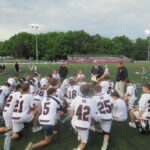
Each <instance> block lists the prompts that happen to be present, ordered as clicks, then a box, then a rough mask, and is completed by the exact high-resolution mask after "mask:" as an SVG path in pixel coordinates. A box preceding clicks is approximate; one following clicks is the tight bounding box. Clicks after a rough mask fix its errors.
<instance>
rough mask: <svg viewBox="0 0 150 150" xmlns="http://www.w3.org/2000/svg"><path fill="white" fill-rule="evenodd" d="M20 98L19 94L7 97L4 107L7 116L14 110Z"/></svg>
mask: <svg viewBox="0 0 150 150" xmlns="http://www.w3.org/2000/svg"><path fill="white" fill-rule="evenodd" d="M20 96H21V93H20V92H14V93H12V94H10V95H9V97H8V98H7V100H6V104H5V107H4V112H6V113H8V114H12V113H13V111H14V108H15V104H16V101H17V99H18V98H19V97H20Z"/></svg>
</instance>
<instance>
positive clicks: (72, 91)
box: [67, 85, 80, 100]
mask: <svg viewBox="0 0 150 150" xmlns="http://www.w3.org/2000/svg"><path fill="white" fill-rule="evenodd" d="M79 95H80V87H79V86H78V85H74V86H70V87H69V88H68V89H67V98H68V99H70V100H73V99H75V98H76V97H77V96H79Z"/></svg>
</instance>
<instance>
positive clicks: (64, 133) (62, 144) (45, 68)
mask: <svg viewBox="0 0 150 150" xmlns="http://www.w3.org/2000/svg"><path fill="white" fill-rule="evenodd" d="M108 66H109V68H110V75H111V78H112V80H113V81H115V76H116V72H117V65H116V64H109V65H108ZM139 66H141V67H142V66H145V67H148V66H150V64H149V63H136V64H126V67H127V68H128V72H129V78H130V79H131V81H133V82H136V83H139V84H142V83H143V81H141V79H140V75H136V74H135V72H137V71H141V70H142V69H141V68H136V67H139ZM67 67H68V69H69V74H68V76H71V75H73V74H74V73H77V72H78V70H79V69H82V70H83V71H84V73H85V75H86V78H87V81H90V70H91V67H92V65H67ZM6 68H7V73H6V74H5V75H3V74H0V85H2V84H4V83H5V82H6V81H7V78H9V77H10V76H11V75H13V74H14V73H15V71H14V66H12V65H7V66H6ZM53 68H56V69H58V68H59V65H38V71H39V72H40V73H41V76H44V75H46V74H48V73H51V71H52V69H53ZM21 69H22V72H20V73H19V76H23V75H24V74H25V73H27V74H30V75H31V76H32V75H33V73H32V72H31V71H29V65H22V66H21ZM144 82H148V81H144ZM138 94H139V96H140V95H141V89H139V90H138ZM59 131H60V132H59V134H58V135H56V136H54V138H53V142H52V143H51V144H49V145H47V146H45V147H42V148H39V149H37V150H72V149H73V148H75V147H76V146H77V144H78V141H77V138H76V135H75V134H74V133H73V131H71V130H70V127H69V124H60V125H59ZM42 138H43V134H42V132H39V133H35V134H33V133H32V132H31V128H30V127H29V128H26V129H25V130H24V135H23V138H22V139H20V140H17V141H13V142H12V147H11V150H24V148H25V147H26V145H27V144H28V142H30V141H31V142H37V141H39V140H41V139H42ZM149 141H150V135H141V134H139V133H138V131H137V130H136V129H132V128H130V127H129V126H128V121H127V122H124V123H118V122H113V126H112V133H111V138H110V143H109V148H108V150H149ZM3 142H4V136H2V135H0V150H2V149H3ZM101 145H102V136H101V135H99V134H97V133H93V132H91V133H90V136H89V142H88V144H87V147H86V150H100V147H101Z"/></svg>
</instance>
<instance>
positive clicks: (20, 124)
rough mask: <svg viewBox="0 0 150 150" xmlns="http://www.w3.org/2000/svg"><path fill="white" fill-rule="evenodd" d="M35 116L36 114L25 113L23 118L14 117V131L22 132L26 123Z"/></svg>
mask: <svg viewBox="0 0 150 150" xmlns="http://www.w3.org/2000/svg"><path fill="white" fill-rule="evenodd" d="M33 118H34V114H33V113H30V114H25V115H24V116H22V117H21V118H17V117H16V118H15V117H12V124H13V132H15V133H16V132H20V131H22V129H23V128H24V123H27V122H31V121H32V120H33Z"/></svg>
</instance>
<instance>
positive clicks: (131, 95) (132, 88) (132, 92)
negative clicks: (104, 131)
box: [124, 79, 137, 110]
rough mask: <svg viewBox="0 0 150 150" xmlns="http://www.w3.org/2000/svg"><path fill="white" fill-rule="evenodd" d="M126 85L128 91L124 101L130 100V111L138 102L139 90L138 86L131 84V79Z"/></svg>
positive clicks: (126, 81)
mask: <svg viewBox="0 0 150 150" xmlns="http://www.w3.org/2000/svg"><path fill="white" fill-rule="evenodd" d="M125 84H126V85H127V91H126V94H125V96H124V100H128V107H129V110H131V109H133V107H134V103H135V101H136V100H137V88H136V85H135V84H133V83H131V82H130V80H129V79H127V80H125Z"/></svg>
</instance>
